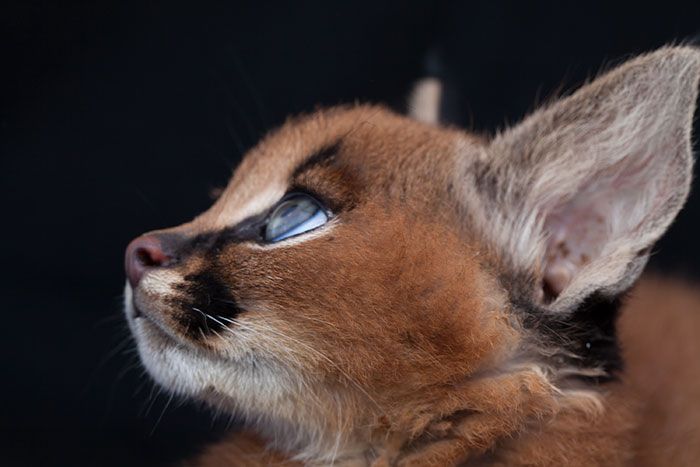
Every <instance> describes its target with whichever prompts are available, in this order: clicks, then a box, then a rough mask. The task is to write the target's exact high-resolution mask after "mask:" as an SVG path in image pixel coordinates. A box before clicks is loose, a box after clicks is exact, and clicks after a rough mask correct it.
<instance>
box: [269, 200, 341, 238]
mask: <svg viewBox="0 0 700 467" xmlns="http://www.w3.org/2000/svg"><path fill="white" fill-rule="evenodd" d="M326 222H328V215H327V214H326V213H325V211H324V210H323V208H322V207H321V205H320V204H319V202H318V201H316V200H315V199H314V198H312V197H311V196H309V195H306V194H296V195H293V196H290V197H288V198H286V199H284V200H283V201H282V202H280V203H279V204H278V205H277V207H276V208H275V210H274V211H273V212H272V214H271V215H270V219H269V220H268V223H267V226H266V227H265V241H267V242H271V243H274V242H279V241H281V240H284V239H285V238H289V237H293V236H296V235H300V234H302V233H305V232H308V231H310V230H313V229H315V228H317V227H320V226H321V225H323V224H325V223H326Z"/></svg>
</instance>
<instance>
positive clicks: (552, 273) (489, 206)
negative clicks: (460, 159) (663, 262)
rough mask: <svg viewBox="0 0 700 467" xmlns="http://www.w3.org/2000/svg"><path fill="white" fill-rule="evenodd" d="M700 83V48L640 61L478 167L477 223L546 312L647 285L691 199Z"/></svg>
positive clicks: (579, 95)
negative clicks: (642, 280)
mask: <svg viewBox="0 0 700 467" xmlns="http://www.w3.org/2000/svg"><path fill="white" fill-rule="evenodd" d="M699 76H700V51H699V50H697V49H694V48H690V47H672V48H664V49H660V50H658V51H656V52H653V53H650V54H648V55H644V56H640V57H638V58H636V59H633V60H631V61H629V62H627V63H625V64H623V65H622V66H620V67H618V68H616V69H613V70H612V71H610V72H608V73H607V74H605V75H603V76H601V77H600V78H598V79H596V80H595V81H593V82H592V83H590V84H588V85H586V86H584V87H582V88H581V89H579V90H578V91H577V92H576V93H574V94H573V95H571V96H569V97H567V98H564V99H562V100H559V101H557V102H555V103H553V104H552V105H550V106H547V107H546V108H543V109H540V110H538V111H536V112H535V113H533V114H532V115H530V116H529V117H527V118H526V119H525V120H524V121H523V122H521V123H520V124H519V125H517V126H515V127H514V128H512V129H510V130H507V131H505V132H503V133H502V134H500V135H498V136H496V137H495V138H494V139H493V141H492V142H491V143H490V145H489V146H488V148H487V149H486V152H485V153H484V154H483V155H482V156H483V157H481V158H480V159H479V160H478V161H477V162H476V163H475V164H474V165H473V167H472V168H471V169H472V170H471V173H472V175H473V177H474V186H476V188H475V190H476V193H472V195H475V196H476V197H477V198H479V202H478V203H477V204H479V206H478V207H476V208H475V209H476V210H477V211H478V212H477V213H475V214H476V217H477V219H476V220H477V221H478V223H479V224H481V226H482V227H483V228H484V235H485V236H486V237H487V238H489V239H491V240H493V242H494V243H495V246H496V248H497V251H498V252H499V254H500V255H501V256H503V257H504V258H506V261H505V262H507V263H508V264H509V267H510V268H512V269H513V270H514V271H515V272H517V273H518V274H522V273H525V274H526V275H527V276H528V277H529V278H530V279H531V280H530V281H529V282H530V283H532V284H535V285H532V287H533V289H534V290H532V297H533V298H534V299H535V300H537V301H538V302H540V303H541V304H542V305H543V306H546V307H548V308H549V309H551V310H553V311H564V310H570V309H572V308H573V307H575V306H576V305H577V304H579V303H581V302H582V301H583V299H584V298H585V297H586V296H588V295H589V294H591V293H593V292H600V293H602V294H605V295H615V294H617V293H619V292H621V291H622V290H624V289H626V288H628V287H629V286H630V285H631V284H632V283H633V282H634V281H635V279H637V277H638V276H639V274H640V273H641V270H642V268H643V266H644V264H645V263H646V260H647V257H648V254H649V250H650V248H651V246H652V245H653V244H654V242H655V241H656V240H657V239H658V238H659V237H660V236H661V235H662V234H663V233H664V232H665V230H666V229H667V228H668V226H669V224H670V223H671V222H672V221H673V219H674V218H675V216H676V215H677V213H678V211H679V210H680V209H681V207H682V205H683V203H684V201H685V200H686V198H687V196H688V191H689V188H690V181H691V170H692V150H691V128H692V119H693V112H694V108H695V100H696V97H697V87H698V77H699Z"/></svg>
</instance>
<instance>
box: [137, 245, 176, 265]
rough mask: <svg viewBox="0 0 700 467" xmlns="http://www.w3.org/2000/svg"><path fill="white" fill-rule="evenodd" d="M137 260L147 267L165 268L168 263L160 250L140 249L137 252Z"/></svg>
mask: <svg viewBox="0 0 700 467" xmlns="http://www.w3.org/2000/svg"><path fill="white" fill-rule="evenodd" d="M135 255H136V260H137V261H138V262H140V263H141V264H142V265H144V266H146V267H158V266H163V265H165V263H166V262H167V261H168V259H169V258H168V256H166V255H165V254H164V253H163V252H162V251H161V250H159V249H151V248H143V247H142V248H138V249H136V251H135Z"/></svg>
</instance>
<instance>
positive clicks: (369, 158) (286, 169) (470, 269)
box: [127, 107, 514, 410]
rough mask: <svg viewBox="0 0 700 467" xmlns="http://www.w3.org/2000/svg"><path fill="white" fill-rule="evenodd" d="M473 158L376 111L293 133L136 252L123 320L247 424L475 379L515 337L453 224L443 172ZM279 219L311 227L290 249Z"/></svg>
mask: <svg viewBox="0 0 700 467" xmlns="http://www.w3.org/2000/svg"><path fill="white" fill-rule="evenodd" d="M483 150H484V149H483V143H482V142H480V141H479V140H477V139H476V138H465V137H464V136H463V135H461V134H460V133H457V132H453V131H448V130H442V129H438V128H436V127H433V126H430V125H426V124H420V123H416V122H414V121H411V120H409V119H408V118H405V117H399V116H396V115H393V114H391V113H389V112H388V111H386V110H384V109H381V108H377V107H355V108H347V109H335V110H331V111H327V112H320V113H318V114H315V115H312V116H309V117H305V118H301V119H299V120H296V121H293V122H291V123H289V124H287V125H286V126H285V127H283V128H282V129H281V130H279V131H278V132H277V133H275V134H274V135H272V136H271V137H269V138H268V139H266V140H265V141H264V142H263V143H261V145H260V146H259V147H258V148H256V149H254V150H253V151H252V152H251V154H250V155H249V156H248V157H247V158H246V160H245V161H244V162H243V163H242V164H241V167H240V168H239V169H238V171H237V172H236V174H235V175H234V177H233V180H232V181H231V183H230V185H229V186H228V187H227V189H226V190H225V191H224V192H223V194H222V195H221V197H220V199H219V200H218V201H217V202H216V203H215V204H214V206H212V208H211V209H210V210H209V211H207V212H205V213H204V214H202V215H201V216H199V217H198V218H197V219H195V220H194V221H192V222H190V223H188V224H185V225H183V226H180V227H176V228H174V229H168V230H163V231H159V232H155V233H152V234H149V235H148V236H147V237H144V238H142V239H139V240H137V241H135V243H134V244H132V246H131V247H130V250H131V253H130V254H129V255H128V260H129V259H130V260H132V261H138V262H140V263H142V264H139V265H136V266H129V267H130V268H131V269H132V270H133V269H141V270H142V271H143V272H140V273H133V272H132V277H131V279H130V285H128V286H127V288H128V291H127V295H128V299H127V318H128V320H129V323H130V325H131V327H132V330H133V332H134V334H135V335H136V336H137V342H138V344H139V348H140V350H141V353H142V357H143V359H144V362H145V363H146V365H147V367H148V369H149V370H150V371H151V373H152V374H153V375H154V376H155V378H156V379H157V380H158V381H159V382H161V383H162V384H163V385H165V386H166V387H169V388H173V389H175V390H176V391H178V392H182V393H184V394H188V395H204V397H212V395H216V396H215V397H220V398H221V399H222V400H220V401H219V403H227V404H233V405H235V406H236V407H237V408H238V407H239V406H245V409H246V410H249V409H250V408H251V407H254V406H257V405H261V404H270V403H273V402H269V401H266V400H257V399H262V398H268V397H271V398H272V400H275V401H277V400H278V399H282V398H296V397H298V396H299V395H298V393H299V392H300V391H306V390H309V391H311V392H312V393H314V392H318V393H319V394H318V397H322V394H321V393H323V392H325V391H328V390H332V391H334V392H338V391H339V389H343V391H349V394H347V397H351V398H355V397H358V396H359V397H360V398H369V399H374V400H376V399H378V398H382V397H383V396H382V395H383V394H388V393H387V392H386V391H385V389H386V388H387V387H391V386H394V389H395V390H397V391H398V390H400V391H406V392H408V394H410V393H412V392H413V391H414V390H415V389H416V388H417V387H419V385H420V384H423V378H424V377H425V375H426V374H432V373H433V372H435V371H439V372H440V373H443V374H441V375H440V379H441V380H443V382H447V381H450V380H451V379H454V378H459V377H461V375H464V374H465V373H469V372H472V371H474V370H475V369H476V368H477V367H478V366H479V364H480V361H481V360H482V359H486V358H493V356H492V355H491V353H492V352H493V347H494V346H495V343H496V342H501V341H504V342H505V341H508V340H513V339H514V336H513V335H512V334H513V333H512V332H511V331H510V328H509V326H508V324H507V322H508V319H507V317H506V316H505V315H504V314H503V312H502V311H501V310H502V309H503V306H504V303H505V294H504V293H503V292H501V291H500V290H499V287H498V285H497V283H496V281H495V280H494V279H493V277H492V275H491V274H490V273H487V272H486V271H484V267H483V266H482V263H483V261H484V260H483V256H484V255H486V252H485V251H483V248H482V247H481V246H480V245H479V243H478V242H477V241H469V240H466V239H467V238H469V236H470V235H471V234H470V231H469V229H468V228H462V226H461V225H459V224H457V223H456V222H455V220H456V219H457V218H458V217H457V212H458V211H459V209H460V208H459V203H457V200H456V199H454V194H452V192H454V188H453V187H452V183H453V182H452V181H451V176H452V175H451V173H450V172H451V170H450V169H448V168H449V167H453V166H454V165H455V164H456V162H457V158H458V156H459V157H463V156H464V153H465V151H469V152H471V153H472V154H473V155H472V156H471V157H473V158H477V157H478V156H479V154H480V153H481V152H483ZM408 168H410V169H408ZM280 211H282V213H281V214H280ZM283 215H286V216H287V217H288V218H291V220H290V221H288V222H287V223H286V224H289V225H291V226H292V229H291V230H294V229H293V227H294V226H296V227H297V229H299V225H298V224H299V219H301V220H303V221H304V222H308V221H309V219H311V218H313V217H314V215H315V216H316V217H320V219H317V220H316V221H313V222H312V223H311V224H309V225H308V230H305V231H304V230H299V231H298V232H296V233H295V232H291V234H289V232H288V231H287V232H284V230H285V229H286V230H290V229H289V226H288V225H286V224H285V221H280V220H279V218H281V217H282V216H283ZM275 228H276V229H277V230H278V231H279V232H277V233H274V232H272V230H274V229H275ZM305 228H306V227H304V225H303V222H302V225H301V229H305ZM285 234H286V235H289V236H285V237H283V238H278V237H280V235H285ZM144 239H145V240H144ZM159 258H160V260H159ZM134 274H137V275H139V276H140V277H133V275H134ZM499 316H500V318H499ZM495 318H498V319H500V321H498V320H494V319H495ZM512 344H513V343H511V345H512ZM487 349H489V350H488V351H487ZM465 356H467V357H466V358H465ZM242 378H249V381H248V382H244V381H241V379H242ZM409 380H414V381H415V383H413V384H407V381H409ZM259 385H261V386H259ZM247 386H251V390H253V392H254V394H250V395H246V394H243V392H245V389H242V388H244V387H247ZM326 386H328V387H329V388H326ZM336 386H338V387H336ZM261 387H264V388H267V389H260V388H261ZM343 391H339V392H343ZM355 392H357V393H355ZM303 397H306V396H303ZM392 397H396V394H394V395H393V396H392ZM249 398H254V399H256V400H255V401H254V402H251V401H250V400H249ZM229 399H230V400H229ZM274 403H277V402H274Z"/></svg>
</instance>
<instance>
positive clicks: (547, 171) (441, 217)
mask: <svg viewBox="0 0 700 467" xmlns="http://www.w3.org/2000/svg"><path fill="white" fill-rule="evenodd" d="M699 76H700V52H699V51H697V50H695V49H692V48H686V47H676V48H665V49H661V50H659V51H656V52H654V53H651V54H648V55H645V56H642V57H639V58H637V59H635V60H632V61H630V62H628V63H626V64H624V65H622V66H621V67H619V68H617V69H615V70H613V71H611V72H610V73H608V74H606V75H604V76H602V77H600V78H598V79H597V80H595V81H594V82H592V83H591V84H589V85H587V86H584V87H583V88H581V89H580V90H579V91H578V92H576V93H575V94H573V95H572V96H570V97H567V98H565V99H562V100H560V101H558V102H555V103H553V104H551V105H550V106H548V107H546V108H543V109H540V110H538V111H537V112H535V113H534V114H532V115H531V116H529V117H528V118H526V119H525V120H524V121H523V122H522V123H521V124H519V125H517V126H516V127H514V128H512V129H509V130H506V131H504V132H502V133H501V134H499V135H497V136H496V137H494V138H493V139H490V140H487V139H484V138H480V137H476V136H474V135H470V134H466V133H464V132H462V131H459V130H456V129H446V128H441V127H439V126H437V125H436V124H435V123H436V120H435V118H433V117H434V116H435V115H437V110H436V107H435V106H434V105H432V104H431V102H430V101H431V96H432V99H438V98H439V89H438V88H435V87H434V86H433V87H430V86H428V88H429V89H427V91H426V89H423V90H422V91H420V89H419V91H418V92H417V96H418V97H417V100H416V102H418V104H416V109H417V112H418V114H419V115H418V116H419V119H420V120H424V121H423V122H419V121H416V120H412V119H409V118H406V117H401V116H398V115H395V114H393V113H391V112H389V111H387V110H385V109H383V108H380V107H372V106H354V107H338V108H334V109H329V110H324V111H319V112H317V113H315V114H313V115H309V116H304V117H300V118H296V119H293V120H290V121H288V122H287V123H286V124H285V125H283V126H282V127H281V128H280V129H278V130H277V131H275V132H274V133H272V134H270V135H269V136H267V137H266V138H265V139H264V140H263V141H262V142H261V143H260V144H259V145H258V146H257V147H256V148H254V149H253V150H252V151H251V152H250V154H248V156H247V157H246V158H245V159H244V161H243V162H242V163H241V165H240V166H239V168H238V169H237V170H236V173H235V174H234V176H233V178H232V180H231V182H230V184H229V186H228V187H227V188H226V189H225V190H224V191H223V193H222V194H221V196H220V198H219V199H218V200H217V201H216V202H215V204H214V205H213V206H212V208H211V209H209V210H208V211H206V212H205V213H203V214H202V215H200V216H199V217H197V218H196V219H194V220H193V221H191V222H189V223H186V224H184V225H182V226H179V227H176V228H172V229H167V230H163V231H158V232H154V233H151V234H149V235H153V236H155V237H156V238H157V239H158V241H159V243H160V244H161V245H162V246H163V249H164V251H165V252H166V253H167V255H168V257H170V258H171V259H172V260H171V261H169V262H168V263H167V264H165V265H162V266H158V267H150V268H149V270H148V271H147V272H146V274H145V275H144V277H143V279H142V280H141V281H140V282H139V284H138V286H137V287H135V288H133V289H132V288H131V286H127V291H126V294H125V296H126V304H125V308H126V315H127V319H128V322H129V325H130V326H131V329H132V332H133V334H134V336H135V338H136V342H137V345H138V348H139V352H140V354H141V358H142V360H143V363H144V365H145V366H146V368H147V369H148V371H149V372H150V374H151V375H152V376H153V377H154V378H155V379H156V381H157V382H158V383H160V384H161V385H163V386H164V387H165V388H167V389H168V390H170V391H172V392H173V393H175V394H177V395H181V396H185V397H194V398H198V399H201V400H204V401H207V402H208V403H210V404H211V405H212V406H214V407H217V408H218V409H220V410H225V411H228V412H231V413H234V414H237V415H238V416H240V417H242V418H243V419H244V420H245V421H246V424H247V426H248V428H249V430H250V432H251V433H255V434H256V436H258V437H253V436H251V435H242V434H237V435H235V436H234V438H233V439H232V440H230V441H227V442H225V443H223V444H221V445H218V446H214V447H212V448H210V449H209V450H207V451H206V452H205V453H204V454H203V455H202V457H201V458H200V459H198V460H197V461H194V465H200V466H214V465H242V466H247V465H250V466H252V465H270V464H275V465H276V464H278V463H279V464H280V465H290V466H291V465H304V464H306V465H337V466H343V465H346V466H365V465H371V466H374V467H381V466H445V465H468V466H469V465H542V466H544V465H547V466H555V465H557V466H558V465H643V464H644V465H666V464H664V461H665V460H668V459H674V460H677V462H676V463H675V464H674V465H694V464H695V463H697V462H699V461H700V453H698V441H697V439H698V437H697V434H698V426H700V416H699V415H698V412H697V410H696V409H695V407H693V403H692V402H691V401H692V400H693V397H696V393H697V391H696V389H697V386H698V381H700V370H698V368H700V367H698V366H697V363H696V362H695V361H694V360H693V358H692V357H691V355H692V353H691V352H697V349H694V347H693V346H694V344H692V342H687V343H674V344H672V345H671V346H670V347H668V350H663V351H659V352H658V353H654V354H653V355H649V354H652V353H653V352H650V351H648V349H647V348H646V347H645V346H648V345H650V343H657V342H659V339H658V338H654V337H653V336H650V335H649V333H650V332H652V330H653V328H651V327H646V324H647V323H656V322H657V321H658V326H659V327H661V326H662V324H661V323H663V322H666V321H665V320H667V319H670V320H674V323H673V324H668V325H667V326H671V327H674V328H673V329H675V327H676V326H680V328H679V330H680V331H679V334H678V335H679V336H680V335H682V334H683V332H682V330H683V329H693V330H694V331H695V332H697V331H698V324H699V323H698V322H697V320H696V319H695V318H697V316H696V315H697V313H698V312H699V311H700V310H698V304H700V302H699V300H700V299H698V298H696V297H694V296H690V295H688V294H687V293H686V292H685V291H684V290H685V289H682V288H681V289H677V288H676V289H671V290H673V291H674V293H675V294H676V295H677V297H678V298H677V302H674V303H661V302H660V301H659V299H658V297H660V296H663V295H664V294H665V293H667V292H664V290H666V287H677V286H669V285H665V284H664V283H656V282H642V284H641V285H640V286H638V287H636V288H634V289H632V291H631V292H629V291H630V288H631V287H632V286H633V284H634V283H635V282H636V280H637V279H638V277H639V274H640V272H641V270H642V267H643V265H644V263H645V262H646V258H647V255H648V251H649V248H650V247H651V246H652V245H653V243H654V242H655V241H656V240H657V239H658V238H659V237H660V236H661V235H662V234H663V232H664V231H665V230H666V228H667V227H668V225H669V224H670V222H672V220H673V219H674V218H675V216H676V214H677V213H678V211H679V210H680V208H681V206H682V204H683V202H684V201H685V199H686V197H687V193H688V189H689V186H690V178H691V167H692V157H691V146H690V128H691V120H692V115H693V110H694V106H695V99H696V95H697V85H698V77H699ZM424 87H425V86H424ZM423 91H424V92H423ZM421 95H422V96H423V97H420V96H421ZM290 192H302V193H309V194H311V195H313V196H314V197H315V198H316V199H318V200H319V201H320V202H321V203H322V205H323V206H324V209H326V210H327V212H328V213H329V221H328V222H327V223H326V224H325V225H322V226H321V227H318V228H316V229H315V230H313V231H311V232H307V233H304V234H301V235H298V236H296V237H292V238H289V239H285V240H282V241H280V242H277V243H270V242H266V241H265V240H264V236H262V235H261V232H262V229H264V227H265V225H266V222H267V221H268V216H269V213H270V212H271V211H272V210H273V209H274V207H275V206H276V205H277V204H278V203H279V201H280V200H281V199H282V198H283V197H284V195H285V193H290ZM628 292H629V297H631V298H626V297H627V293H628ZM683 297H686V298H683ZM625 303H626V304H625ZM662 307H663V308H664V309H663V310H658V308H662ZM671 308H672V310H671ZM619 313H622V315H621V316H622V318H621V319H620V320H618V315H619ZM693 313H695V315H693V316H690V314H693ZM618 321H619V323H618ZM682 323H687V326H688V328H684V326H685V324H682ZM618 324H619V326H618ZM691 326H693V327H692V328H691ZM618 328H619V329H620V331H621V334H622V337H623V340H622V345H620V342H619V341H618V338H617V331H618ZM686 332H687V333H688V336H687V338H689V339H690V340H692V336H693V333H692V331H689V330H686ZM664 340H665V339H664ZM645 351H646V352H645ZM676 352H678V353H676ZM623 361H626V362H627V367H626V369H623V365H622V362H623ZM674 365H675V366H677V367H678V369H676V370H674V369H672V367H674ZM645 375H655V376H658V377H657V378H656V379H657V382H656V383H655V384H654V385H646V383H645V381H646V378H647V376H645ZM676 377H679V378H681V377H682V378H691V379H692V381H686V382H685V383H681V382H680V381H672V379H673V378H676ZM661 394H663V395H664V396H663V397H662V396H661ZM670 394H673V395H674V396H673V397H669V396H668V395H670ZM684 409H686V410H684ZM655 427H658V429H660V430H663V434H660V435H657V434H656V431H655V429H654V428H655ZM690 444H692V446H689V445H690Z"/></svg>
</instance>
